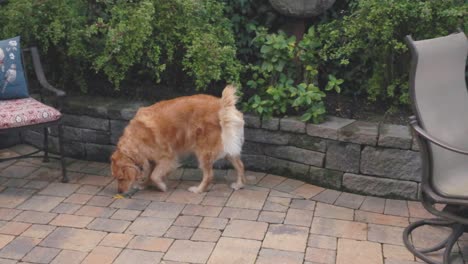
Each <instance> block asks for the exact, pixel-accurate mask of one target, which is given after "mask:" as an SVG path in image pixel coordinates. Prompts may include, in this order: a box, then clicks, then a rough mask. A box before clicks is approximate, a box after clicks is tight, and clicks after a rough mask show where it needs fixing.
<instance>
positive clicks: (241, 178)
mask: <svg viewBox="0 0 468 264" xmlns="http://www.w3.org/2000/svg"><path fill="white" fill-rule="evenodd" d="M226 158H227V159H228V160H229V161H230V162H231V164H232V166H234V168H235V169H236V172H237V182H233V183H232V184H231V188H233V189H234V190H239V189H242V188H243V187H244V185H245V184H246V183H247V179H246V178H245V171H244V163H242V160H241V159H240V157H239V156H230V155H228V156H227V157H226Z"/></svg>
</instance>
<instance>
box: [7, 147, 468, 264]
mask: <svg viewBox="0 0 468 264" xmlns="http://www.w3.org/2000/svg"><path fill="white" fill-rule="evenodd" d="M28 148H30V147H28V146H16V147H14V148H10V149H4V150H0V156H2V157H5V156H9V155H13V154H14V152H24V151H25V150H27V149H28ZM68 170H69V174H70V178H71V181H70V183H66V184H64V183H60V182H59V178H60V170H59V164H58V162H56V161H51V162H50V163H47V164H44V163H41V161H40V160H39V159H29V160H23V161H16V162H4V163H0V191H1V192H0V264H4V263H53V264H60V263H63V264H74V263H96V264H106V263H118V264H125V263H138V264H146V263H167V264H169V263H213V264H228V263H241V264H243V263H265V264H270V263H308V264H319V263H320V264H335V263H336V264H355V263H356V264H416V263H420V262H419V260H417V259H415V257H414V256H413V255H412V254H410V253H409V252H408V251H407V250H406V249H405V247H404V246H403V242H402V238H401V236H402V231H403V228H404V227H405V226H407V225H408V223H409V222H410V221H415V220H417V219H420V218H426V217H431V216H430V215H429V214H428V213H427V212H426V211H425V210H424V209H423V208H422V207H421V205H420V204H419V203H418V202H412V201H401V200H390V199H382V198H376V197H366V196H361V195H356V194H350V193H342V192H338V191H334V190H327V189H324V188H321V187H317V186H313V185H310V184H305V183H303V182H301V181H297V180H292V179H287V178H285V177H282V176H277V175H268V174H265V173H257V172H247V175H248V176H247V177H248V180H249V183H250V184H249V185H248V186H247V187H246V188H245V189H243V190H240V191H232V190H231V189H230V188H229V187H228V185H227V184H226V183H227V182H228V181H232V180H233V179H234V172H233V171H223V170H219V171H216V178H217V180H216V183H215V184H214V185H213V186H212V188H211V189H210V191H208V192H207V193H204V194H193V193H190V192H188V191H187V190H186V189H187V187H188V186H191V185H193V184H195V183H196V181H197V177H199V172H197V171H196V170H193V169H185V170H182V169H179V170H178V171H177V172H175V173H174V174H173V175H172V176H171V180H170V189H169V191H168V192H166V193H161V192H157V191H156V190H144V191H140V192H138V193H137V194H136V195H134V196H133V197H132V198H131V199H114V198H113V196H114V195H115V193H116V185H115V182H114V181H113V179H112V178H111V177H110V176H109V175H110V173H109V164H106V163H97V162H86V161H79V160H69V166H68ZM446 232H447V230H443V229H439V230H431V232H429V233H422V232H419V233H416V234H415V235H414V236H413V240H414V241H416V242H417V244H418V245H421V246H429V245H433V244H435V243H436V242H438V241H440V239H441V238H443V235H444V234H445V233H446ZM458 244H459V245H458V247H457V251H458V253H456V257H457V259H458V260H457V262H455V263H463V261H462V260H461V259H462V257H465V259H468V237H467V236H464V237H462V240H461V241H459V243H458ZM435 257H436V258H439V259H440V254H439V256H435Z"/></svg>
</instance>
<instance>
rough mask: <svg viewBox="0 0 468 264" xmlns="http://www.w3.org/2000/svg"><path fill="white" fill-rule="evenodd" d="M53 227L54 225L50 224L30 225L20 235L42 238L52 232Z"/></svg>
mask: <svg viewBox="0 0 468 264" xmlns="http://www.w3.org/2000/svg"><path fill="white" fill-rule="evenodd" d="M54 229H55V226H50V225H32V226H31V227H29V228H28V229H27V230H26V231H24V232H23V233H22V234H21V236H25V237H33V238H39V239H43V238H45V237H47V236H48V235H49V234H50V233H52V231H54Z"/></svg>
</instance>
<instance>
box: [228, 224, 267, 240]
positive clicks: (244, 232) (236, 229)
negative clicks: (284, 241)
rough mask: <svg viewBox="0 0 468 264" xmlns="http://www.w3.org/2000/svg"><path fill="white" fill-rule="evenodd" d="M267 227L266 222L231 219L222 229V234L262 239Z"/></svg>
mask: <svg viewBox="0 0 468 264" xmlns="http://www.w3.org/2000/svg"><path fill="white" fill-rule="evenodd" d="M267 229H268V224H267V223H263V222H254V221H246V220H233V221H231V222H230V223H229V224H228V226H227V227H226V229H225V230H224V232H223V236H227V237H238V238H245V239H255V240H262V239H263V237H264V236H265V232H266V231H267Z"/></svg>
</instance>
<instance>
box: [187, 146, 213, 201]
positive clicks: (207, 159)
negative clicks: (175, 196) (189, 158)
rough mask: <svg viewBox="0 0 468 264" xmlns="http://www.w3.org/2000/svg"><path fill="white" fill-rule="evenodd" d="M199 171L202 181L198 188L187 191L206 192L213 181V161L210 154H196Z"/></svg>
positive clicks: (193, 187) (194, 187)
mask: <svg viewBox="0 0 468 264" xmlns="http://www.w3.org/2000/svg"><path fill="white" fill-rule="evenodd" d="M197 158H198V163H199V166H200V169H202V171H203V179H202V181H201V183H200V185H198V186H192V187H190V188H189V189H188V190H189V191H191V192H193V193H202V192H206V190H207V189H208V186H209V185H210V183H211V182H212V181H213V163H214V160H213V158H212V155H210V154H197Z"/></svg>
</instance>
